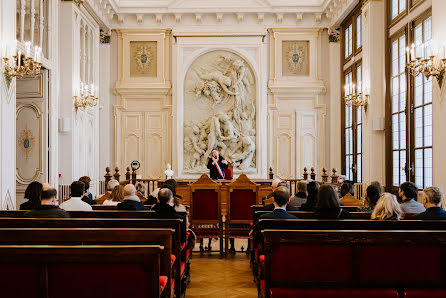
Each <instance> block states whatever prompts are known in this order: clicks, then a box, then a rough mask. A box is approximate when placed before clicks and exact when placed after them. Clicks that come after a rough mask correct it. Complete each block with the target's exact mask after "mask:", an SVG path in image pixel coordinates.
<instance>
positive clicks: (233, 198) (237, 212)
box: [225, 174, 260, 255]
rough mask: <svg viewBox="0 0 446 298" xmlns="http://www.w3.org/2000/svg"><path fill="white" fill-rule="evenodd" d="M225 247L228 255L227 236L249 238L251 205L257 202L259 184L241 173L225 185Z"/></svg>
mask: <svg viewBox="0 0 446 298" xmlns="http://www.w3.org/2000/svg"><path fill="white" fill-rule="evenodd" d="M226 187H227V200H226V202H227V203H226V204H227V205H226V210H227V212H226V213H227V214H226V223H225V245H226V246H225V247H226V255H228V252H229V248H228V242H229V238H249V232H250V230H251V223H252V209H251V206H252V205H256V204H257V203H259V198H258V193H259V187H260V185H259V184H256V183H254V182H252V181H251V180H249V178H248V177H247V176H246V175H245V174H241V175H240V176H239V177H238V178H237V179H236V180H235V181H234V182H231V183H229V184H228V185H227V186H226Z"/></svg>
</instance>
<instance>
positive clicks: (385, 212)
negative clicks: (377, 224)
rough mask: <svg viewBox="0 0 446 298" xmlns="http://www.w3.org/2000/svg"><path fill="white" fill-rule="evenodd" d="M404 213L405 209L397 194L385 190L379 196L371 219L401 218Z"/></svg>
mask: <svg viewBox="0 0 446 298" xmlns="http://www.w3.org/2000/svg"><path fill="white" fill-rule="evenodd" d="M402 214H403V211H402V210H401V206H400V204H398V201H397V199H396V197H395V195H392V194H391V193H388V192H385V193H383V194H382V195H381V196H380V197H379V200H378V203H376V207H375V209H374V210H373V213H372V216H371V217H370V219H378V220H400V218H401V215H402Z"/></svg>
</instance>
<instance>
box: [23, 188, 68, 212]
mask: <svg viewBox="0 0 446 298" xmlns="http://www.w3.org/2000/svg"><path fill="white" fill-rule="evenodd" d="M56 195H57V191H56V190H55V189H54V188H51V187H50V186H49V185H45V186H44V188H43V189H42V193H41V195H40V201H41V203H40V204H39V206H37V207H36V208H34V209H33V210H30V211H27V212H26V213H25V214H24V215H23V216H24V217H30V218H69V217H70V214H68V212H66V211H65V210H62V209H60V208H59V207H58V206H56Z"/></svg>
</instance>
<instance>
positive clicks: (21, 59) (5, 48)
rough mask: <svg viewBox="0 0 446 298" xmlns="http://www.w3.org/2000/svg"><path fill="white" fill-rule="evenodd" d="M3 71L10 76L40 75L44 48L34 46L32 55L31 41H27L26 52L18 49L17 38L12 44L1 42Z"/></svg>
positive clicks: (18, 77) (19, 77)
mask: <svg viewBox="0 0 446 298" xmlns="http://www.w3.org/2000/svg"><path fill="white" fill-rule="evenodd" d="M1 57H2V73H3V74H4V75H5V76H8V77H10V78H13V77H16V78H17V79H21V78H22V77H23V76H25V75H28V76H38V75H39V74H40V70H41V68H42V48H40V47H37V46H36V47H34V57H31V42H30V41H27V42H25V53H24V54H23V53H22V51H20V50H17V40H16V41H14V42H13V44H12V45H9V44H7V43H3V42H2V43H1Z"/></svg>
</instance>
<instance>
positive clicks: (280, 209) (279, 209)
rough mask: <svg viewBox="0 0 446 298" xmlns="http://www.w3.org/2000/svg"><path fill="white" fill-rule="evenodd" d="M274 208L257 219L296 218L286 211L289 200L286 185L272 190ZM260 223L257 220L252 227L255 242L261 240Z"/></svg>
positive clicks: (260, 241)
mask: <svg viewBox="0 0 446 298" xmlns="http://www.w3.org/2000/svg"><path fill="white" fill-rule="evenodd" d="M273 197H274V203H273V205H274V210H273V211H272V212H270V213H267V214H263V215H261V216H260V218H259V219H297V217H296V216H294V215H291V214H288V213H287V212H286V205H287V204H288V202H289V200H290V192H289V190H288V187H285V186H279V187H277V188H276V189H275V190H274V192H273ZM261 231H262V223H261V222H260V221H259V222H258V223H257V224H256V225H255V227H254V231H253V232H254V238H255V240H256V242H257V243H262V242H263V235H262V232H261Z"/></svg>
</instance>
